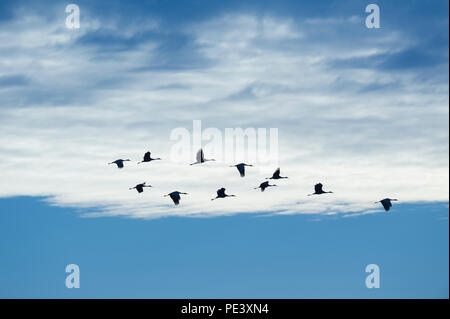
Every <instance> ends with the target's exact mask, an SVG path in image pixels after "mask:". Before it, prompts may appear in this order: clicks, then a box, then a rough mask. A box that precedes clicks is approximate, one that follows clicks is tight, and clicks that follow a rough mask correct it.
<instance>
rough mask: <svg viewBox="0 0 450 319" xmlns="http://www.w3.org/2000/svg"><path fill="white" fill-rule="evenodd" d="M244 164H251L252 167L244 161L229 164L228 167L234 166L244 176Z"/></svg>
mask: <svg viewBox="0 0 450 319" xmlns="http://www.w3.org/2000/svg"><path fill="white" fill-rule="evenodd" d="M245 166H251V167H253V165H249V164H245V163H239V164H236V165H231V166H230V167H236V168H237V170H238V171H239V174H241V177H244V176H245Z"/></svg>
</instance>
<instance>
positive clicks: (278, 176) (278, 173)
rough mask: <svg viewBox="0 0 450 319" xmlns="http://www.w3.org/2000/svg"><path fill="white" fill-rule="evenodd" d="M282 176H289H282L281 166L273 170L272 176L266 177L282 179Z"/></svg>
mask: <svg viewBox="0 0 450 319" xmlns="http://www.w3.org/2000/svg"><path fill="white" fill-rule="evenodd" d="M280 178H287V177H286V176H280V168H279V167H278V168H277V169H276V171H275V172H273V175H272V177H268V178H266V179H280Z"/></svg>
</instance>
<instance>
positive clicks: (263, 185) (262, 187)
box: [255, 181, 277, 192]
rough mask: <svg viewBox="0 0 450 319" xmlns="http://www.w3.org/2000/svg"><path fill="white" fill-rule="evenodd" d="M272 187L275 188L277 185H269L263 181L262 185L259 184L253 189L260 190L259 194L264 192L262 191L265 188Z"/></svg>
mask: <svg viewBox="0 0 450 319" xmlns="http://www.w3.org/2000/svg"><path fill="white" fill-rule="evenodd" d="M273 186H277V185H270V184H269V182H268V181H265V182H264V183H261V184H260V185H259V186H258V187H255V189H258V188H261V192H264V190H265V189H266V188H267V187H273Z"/></svg>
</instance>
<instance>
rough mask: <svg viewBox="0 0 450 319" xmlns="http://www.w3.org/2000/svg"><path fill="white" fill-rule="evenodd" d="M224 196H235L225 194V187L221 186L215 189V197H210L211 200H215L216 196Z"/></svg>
mask: <svg viewBox="0 0 450 319" xmlns="http://www.w3.org/2000/svg"><path fill="white" fill-rule="evenodd" d="M225 197H236V195H227V194H225V188H223V187H222V188H221V189H218V190H217V196H216V197H215V198H211V200H215V199H217V198H225Z"/></svg>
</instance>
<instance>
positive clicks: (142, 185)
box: [130, 182, 152, 193]
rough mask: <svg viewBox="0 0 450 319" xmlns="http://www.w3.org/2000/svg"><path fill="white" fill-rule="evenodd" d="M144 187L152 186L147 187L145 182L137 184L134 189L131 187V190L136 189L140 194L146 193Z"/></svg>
mask: <svg viewBox="0 0 450 319" xmlns="http://www.w3.org/2000/svg"><path fill="white" fill-rule="evenodd" d="M144 187H152V185H147V184H146V183H145V182H143V183H141V184H137V185H136V186H134V187H130V190H131V189H136V190H137V192H138V193H142V192H143V191H144Z"/></svg>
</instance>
